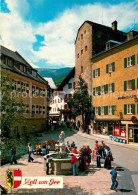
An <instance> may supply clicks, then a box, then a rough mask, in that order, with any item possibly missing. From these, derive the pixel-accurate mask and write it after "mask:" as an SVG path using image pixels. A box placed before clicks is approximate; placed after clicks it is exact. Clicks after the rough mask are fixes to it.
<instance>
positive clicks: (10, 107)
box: [0, 68, 25, 138]
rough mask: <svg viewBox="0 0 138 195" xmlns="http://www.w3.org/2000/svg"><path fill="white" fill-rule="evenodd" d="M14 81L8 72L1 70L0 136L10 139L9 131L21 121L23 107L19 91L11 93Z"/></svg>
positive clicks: (22, 118)
mask: <svg viewBox="0 0 138 195" xmlns="http://www.w3.org/2000/svg"><path fill="white" fill-rule="evenodd" d="M13 88H14V81H13V80H12V79H11V77H10V71H8V70H6V69H4V68H2V69H1V88H0V89H1V90H0V94H1V104H0V111H1V116H0V120H1V136H2V137H6V138H7V137H10V132H11V129H14V128H15V127H16V126H17V125H18V124H19V123H20V122H21V121H22V120H25V117H24V116H23V113H24V112H25V105H24V103H23V100H22V97H21V93H20V91H13Z"/></svg>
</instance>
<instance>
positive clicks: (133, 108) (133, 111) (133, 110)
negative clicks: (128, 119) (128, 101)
mask: <svg viewBox="0 0 138 195" xmlns="http://www.w3.org/2000/svg"><path fill="white" fill-rule="evenodd" d="M132 114H135V104H132Z"/></svg>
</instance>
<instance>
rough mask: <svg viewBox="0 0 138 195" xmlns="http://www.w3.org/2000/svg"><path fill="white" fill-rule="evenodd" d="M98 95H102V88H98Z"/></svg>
mask: <svg viewBox="0 0 138 195" xmlns="http://www.w3.org/2000/svg"><path fill="white" fill-rule="evenodd" d="M98 95H101V87H100V86H99V87H98Z"/></svg>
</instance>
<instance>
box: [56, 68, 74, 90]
mask: <svg viewBox="0 0 138 195" xmlns="http://www.w3.org/2000/svg"><path fill="white" fill-rule="evenodd" d="M74 75H75V67H74V68H73V69H72V70H71V71H70V72H69V74H68V75H67V76H66V77H65V79H64V80H63V81H62V83H61V84H60V85H59V86H58V87H57V91H62V90H63V87H64V86H65V85H66V84H67V83H68V82H69V80H70V79H71V78H72V77H74Z"/></svg>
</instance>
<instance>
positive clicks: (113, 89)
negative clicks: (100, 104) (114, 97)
mask: <svg viewBox="0 0 138 195" xmlns="http://www.w3.org/2000/svg"><path fill="white" fill-rule="evenodd" d="M114 91H115V84H114V83H112V92H114Z"/></svg>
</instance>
